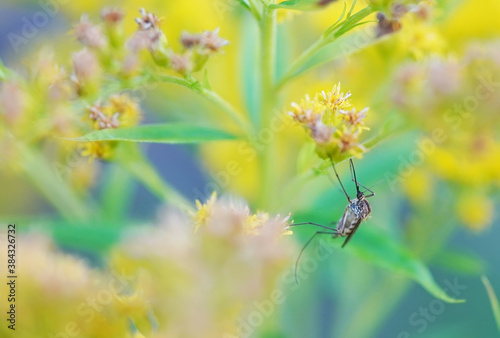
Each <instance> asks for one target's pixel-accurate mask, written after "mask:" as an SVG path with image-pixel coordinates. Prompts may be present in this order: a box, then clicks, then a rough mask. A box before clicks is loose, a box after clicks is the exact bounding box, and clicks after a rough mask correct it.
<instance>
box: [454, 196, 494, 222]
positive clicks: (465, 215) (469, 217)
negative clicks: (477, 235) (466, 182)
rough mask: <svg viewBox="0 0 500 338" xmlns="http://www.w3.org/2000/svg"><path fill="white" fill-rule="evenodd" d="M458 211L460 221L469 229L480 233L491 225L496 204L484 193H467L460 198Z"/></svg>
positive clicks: (457, 206)
mask: <svg viewBox="0 0 500 338" xmlns="http://www.w3.org/2000/svg"><path fill="white" fill-rule="evenodd" d="M456 210H457V213H458V216H459V217H460V220H461V221H462V222H463V223H464V224H465V225H466V226H467V227H468V228H470V229H472V230H475V231H480V230H483V229H484V228H486V227H487V226H489V225H491V223H492V221H493V214H494V203H493V201H491V200H490V199H489V198H488V197H487V196H486V195H484V194H482V193H479V192H474V191H467V192H464V193H463V194H462V195H461V196H460V197H459V199H458V201H457V205H456Z"/></svg>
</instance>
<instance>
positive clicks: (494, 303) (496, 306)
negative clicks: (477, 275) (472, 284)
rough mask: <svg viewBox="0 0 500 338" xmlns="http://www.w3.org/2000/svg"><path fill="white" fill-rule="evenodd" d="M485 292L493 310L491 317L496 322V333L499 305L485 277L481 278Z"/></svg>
mask: <svg viewBox="0 0 500 338" xmlns="http://www.w3.org/2000/svg"><path fill="white" fill-rule="evenodd" d="M481 280H482V281H483V284H484V287H485V288H486V292H488V297H489V299H490V303H491V308H492V310H493V315H494V316H495V321H496V322H497V327H498V332H500V304H498V298H497V296H496V295H495V290H493V287H492V286H491V284H490V281H489V280H488V278H487V277H486V276H483V277H481Z"/></svg>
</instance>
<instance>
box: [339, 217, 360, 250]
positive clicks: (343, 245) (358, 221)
mask: <svg viewBox="0 0 500 338" xmlns="http://www.w3.org/2000/svg"><path fill="white" fill-rule="evenodd" d="M362 221H363V220H362V219H361V218H359V219H358V220H357V221H356V223H354V228H353V229H352V231H351V232H350V233H349V235H347V238H346V239H345V241H344V244H342V247H345V245H346V244H347V242H349V240H350V239H351V237H352V236H353V235H354V233H355V232H356V230H358V228H359V225H360V224H361V222H362Z"/></svg>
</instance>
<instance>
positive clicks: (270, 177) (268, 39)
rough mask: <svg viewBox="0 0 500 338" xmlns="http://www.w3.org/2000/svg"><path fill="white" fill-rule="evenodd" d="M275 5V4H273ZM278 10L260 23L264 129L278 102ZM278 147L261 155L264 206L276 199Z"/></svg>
mask: <svg viewBox="0 0 500 338" xmlns="http://www.w3.org/2000/svg"><path fill="white" fill-rule="evenodd" d="M271 2H272V3H274V2H275V1H271ZM276 24H277V21H276V11H274V10H272V9H268V8H267V7H266V8H265V9H264V11H263V15H262V20H261V23H260V31H261V48H260V63H261V70H262V73H261V90H262V93H261V97H262V102H261V119H260V130H261V131H262V130H264V129H265V128H269V123H270V121H271V119H272V117H273V109H274V102H275V99H276V98H275V90H274V74H275V62H276V28H277V27H276ZM275 148H276V147H275V144H274V142H273V141H272V140H271V141H269V143H268V144H266V145H265V147H263V149H262V151H260V152H259V164H260V172H261V179H262V181H261V194H260V196H261V199H260V201H259V202H260V204H261V205H260V207H263V206H269V204H270V202H271V201H272V200H273V194H274V193H275V192H276V188H275V187H276V186H277V184H276V183H277V177H276V166H275V162H274V160H275V153H276V149H275Z"/></svg>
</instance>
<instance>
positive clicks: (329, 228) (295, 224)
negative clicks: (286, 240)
mask: <svg viewBox="0 0 500 338" xmlns="http://www.w3.org/2000/svg"><path fill="white" fill-rule="evenodd" d="M297 225H314V226H317V227H320V228H325V229H328V230H332V231H337V229H336V228H332V227H328V226H326V225H321V224H318V223H313V222H304V223H293V224H291V225H290V226H292V227H293V226H297Z"/></svg>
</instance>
